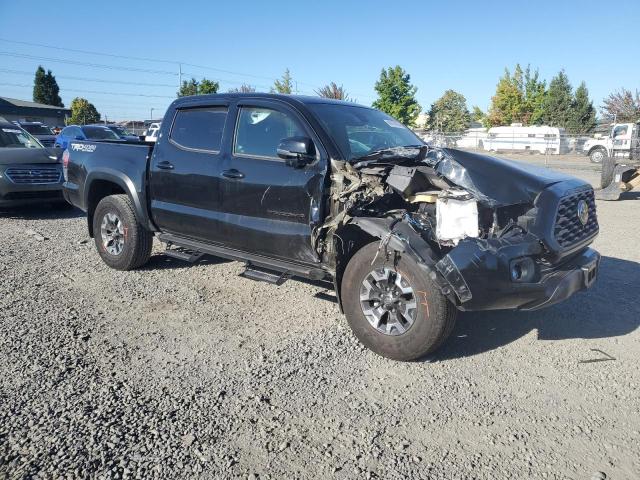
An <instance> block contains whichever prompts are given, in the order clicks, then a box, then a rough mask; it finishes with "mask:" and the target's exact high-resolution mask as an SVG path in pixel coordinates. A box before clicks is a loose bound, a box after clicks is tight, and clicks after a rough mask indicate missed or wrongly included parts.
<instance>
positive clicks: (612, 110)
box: [602, 88, 640, 122]
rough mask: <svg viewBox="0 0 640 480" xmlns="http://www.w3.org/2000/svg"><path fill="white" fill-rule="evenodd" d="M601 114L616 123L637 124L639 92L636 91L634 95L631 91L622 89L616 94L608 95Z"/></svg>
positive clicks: (639, 109) (639, 116) (638, 117)
mask: <svg viewBox="0 0 640 480" xmlns="http://www.w3.org/2000/svg"><path fill="white" fill-rule="evenodd" d="M603 103H604V105H602V113H603V115H604V116H605V117H606V118H608V119H609V120H612V121H613V119H614V118H615V120H616V121H617V122H637V121H638V120H640V92H639V91H638V90H636V92H635V95H634V94H633V93H632V92H631V90H627V89H626V88H623V89H622V90H619V91H617V92H613V93H611V94H609V96H608V97H607V98H605V99H604V101H603Z"/></svg>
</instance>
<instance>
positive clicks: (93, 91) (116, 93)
mask: <svg viewBox="0 0 640 480" xmlns="http://www.w3.org/2000/svg"><path fill="white" fill-rule="evenodd" d="M0 85H6V86H9V87H28V88H31V87H33V85H25V84H21V83H4V82H0ZM65 90H69V91H71V92H81V93H95V94H102V95H118V96H130V97H149V98H173V99H175V98H176V97H170V96H167V95H146V94H144V93H125V92H122V93H118V92H100V91H96V90H80V89H77V88H66V89H65Z"/></svg>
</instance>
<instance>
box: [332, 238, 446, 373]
mask: <svg viewBox="0 0 640 480" xmlns="http://www.w3.org/2000/svg"><path fill="white" fill-rule="evenodd" d="M377 250H378V243H372V244H369V245H367V246H366V247H363V248H362V249H361V250H359V251H358V252H357V253H356V254H355V255H354V256H353V258H352V259H351V261H350V262H349V264H348V265H347V268H346V270H345V273H344V276H343V278H342V299H343V307H344V312H345V314H346V317H347V321H348V322H349V325H350V326H351V329H352V330H353V332H354V334H355V335H356V337H357V338H358V339H359V340H360V341H361V342H362V343H363V344H364V345H365V346H366V347H367V348H369V349H371V350H373V351H374V352H375V353H377V354H379V355H382V356H383V357H387V358H391V359H394V360H403V361H410V360H416V359H418V358H421V357H423V356H425V355H427V354H429V353H432V352H434V351H435V350H437V349H438V348H439V347H440V346H441V345H442V343H444V341H445V340H446V339H447V337H448V336H449V334H450V333H451V331H452V329H453V326H454V324H455V319H456V313H457V311H456V309H455V307H454V306H453V305H452V304H451V303H450V302H449V301H448V300H447V298H446V297H445V296H444V295H442V293H441V292H440V290H439V289H438V287H437V286H436V285H435V284H434V283H433V282H432V281H431V280H430V279H429V278H428V276H427V275H425V273H424V271H423V270H422V269H420V268H419V267H418V265H417V264H416V262H414V261H413V260H412V259H411V258H410V257H408V256H406V255H403V256H401V257H400V258H399V260H397V261H390V260H387V259H386V258H385V255H377V256H376V254H377ZM374 259H375V260H374Z"/></svg>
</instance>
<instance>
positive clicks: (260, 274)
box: [240, 264, 291, 286]
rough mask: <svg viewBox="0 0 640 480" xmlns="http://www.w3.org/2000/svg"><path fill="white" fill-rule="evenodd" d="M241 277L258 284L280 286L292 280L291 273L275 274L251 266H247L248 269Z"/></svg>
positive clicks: (271, 271)
mask: <svg viewBox="0 0 640 480" xmlns="http://www.w3.org/2000/svg"><path fill="white" fill-rule="evenodd" d="M240 276H241V277H244V278H249V279H251V280H255V281H256V282H267V283H270V284H272V285H278V286H280V285H282V284H283V283H284V282H286V281H287V280H289V278H291V274H290V273H289V272H275V271H273V270H267V269H263V268H258V267H255V266H254V265H251V264H247V269H246V270H245V271H244V272H242V273H241V274H240Z"/></svg>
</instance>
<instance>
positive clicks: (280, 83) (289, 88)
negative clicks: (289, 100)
mask: <svg viewBox="0 0 640 480" xmlns="http://www.w3.org/2000/svg"><path fill="white" fill-rule="evenodd" d="M271 93H285V94H287V95H290V94H291V93H293V78H291V73H290V72H289V69H288V68H287V69H286V70H285V71H284V74H283V75H282V78H281V79H280V80H276V81H275V82H273V87H271Z"/></svg>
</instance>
